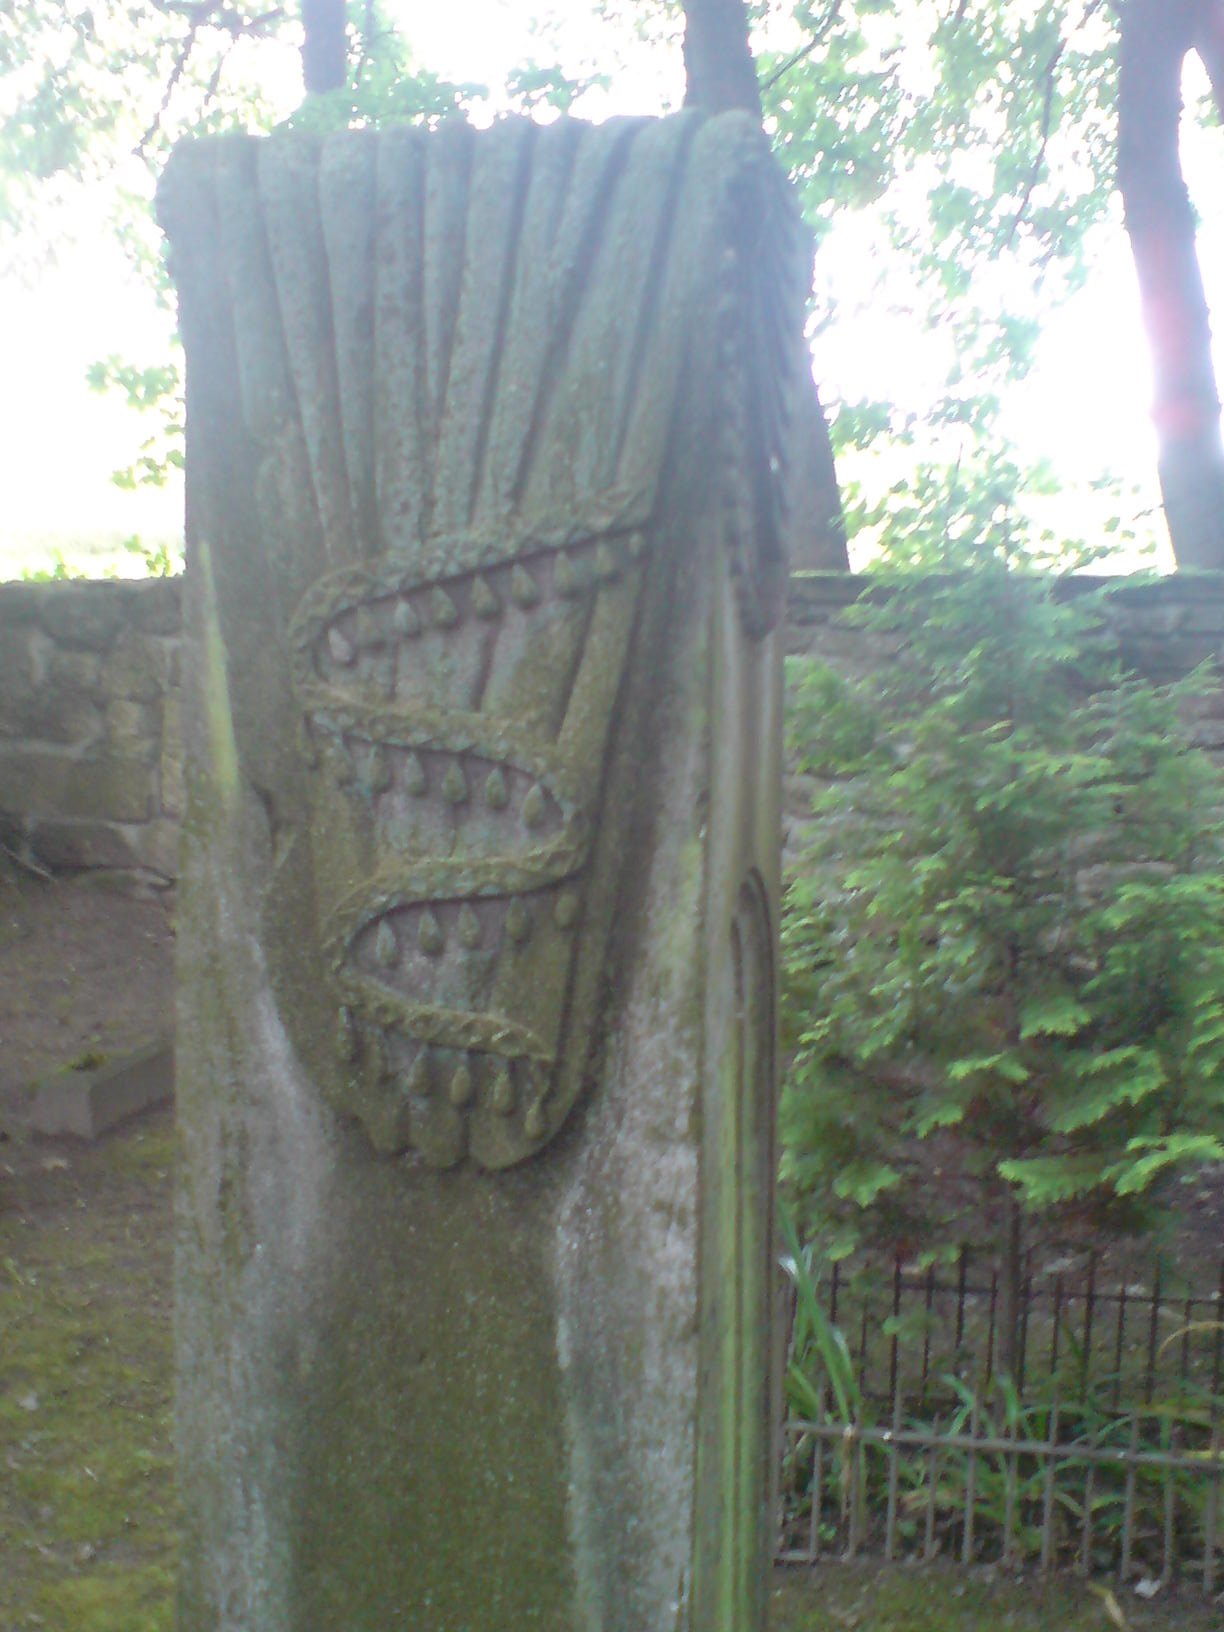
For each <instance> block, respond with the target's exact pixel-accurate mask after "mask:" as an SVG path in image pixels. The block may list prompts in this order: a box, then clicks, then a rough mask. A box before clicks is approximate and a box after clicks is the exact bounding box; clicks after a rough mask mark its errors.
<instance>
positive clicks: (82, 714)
mask: <svg viewBox="0 0 1224 1632" xmlns="http://www.w3.org/2000/svg"><path fill="white" fill-rule="evenodd" d="M54 655H55V653H54V648H53V647H52V646H51V644H50V642H49V641H48V639H47V637H46V636H45V635H44V634H43V633H42V632H41V630H39V629H37V628H31V627H29V626H27V625H25V624H23V623H17V622H8V623H4V624H0V737H17V738H31V737H33V738H41V739H43V740H44V741H46V742H55V743H81V742H88V741H90V740H91V739H93V738H94V737H97V736H99V735H100V734H101V730H102V718H101V715H100V714H99V712H98V710H97V709H96V708H95V706H94V704H93V702H92V701H91V700H90V697H89V695H88V693H87V692H86V691H85V690H84V689H83V688H82V687H81V686H79V685H76V684H74V683H73V680H72V677H71V676H70V675H68V674H66V673H65V672H64V670H63V669H62V668H52V667H51V666H50V662H49V658H50V657H52V656H54Z"/></svg>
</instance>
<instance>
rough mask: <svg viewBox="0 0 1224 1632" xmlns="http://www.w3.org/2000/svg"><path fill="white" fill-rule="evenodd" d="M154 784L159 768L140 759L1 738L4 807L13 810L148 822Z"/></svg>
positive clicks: (0, 797) (0, 799)
mask: <svg viewBox="0 0 1224 1632" xmlns="http://www.w3.org/2000/svg"><path fill="white" fill-rule="evenodd" d="M153 785H154V771H153V768H152V767H151V766H149V765H146V764H142V763H141V761H140V760H137V759H127V758H120V757H119V756H118V755H107V756H105V757H99V758H84V757H74V756H72V755H69V754H65V753H56V752H55V751H54V749H52V748H49V747H48V748H42V747H35V746H30V745H27V744H21V745H13V746H9V745H7V744H0V808H3V809H4V810H5V811H8V812H10V813H12V814H19V815H22V816H33V817H35V818H38V817H43V816H48V817H51V816H70V817H87V816H89V817H108V818H110V819H111V820H112V821H118V822H145V821H148V819H149V817H150V816H151V815H152V814H153Z"/></svg>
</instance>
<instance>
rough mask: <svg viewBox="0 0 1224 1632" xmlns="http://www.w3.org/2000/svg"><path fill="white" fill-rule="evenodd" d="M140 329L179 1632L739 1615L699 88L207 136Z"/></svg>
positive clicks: (755, 808)
mask: <svg viewBox="0 0 1224 1632" xmlns="http://www.w3.org/2000/svg"><path fill="white" fill-rule="evenodd" d="M161 210H162V216H163V220H164V223H165V226H166V230H167V232H168V235H169V238H170V242H171V248H172V264H173V271H174V275H175V277H176V280H177V283H178V288H179V294H180V303H181V320H182V330H183V336H184V340H185V344H186V350H187V361H188V374H187V390H188V499H187V503H188V551H189V569H188V592H187V610H186V639H187V665H188V668H187V677H186V686H187V693H186V696H187V703H186V708H187V721H186V726H185V730H186V733H187V755H188V776H189V804H190V809H189V813H188V817H187V822H186V845H185V851H184V860H183V874H182V899H181V906H180V915H179V942H180V952H179V956H180V964H179V973H180V1010H179V1037H178V1058H179V1115H180V1126H181V1133H182V1137H181V1144H182V1152H183V1160H182V1173H181V1188H180V1215H181V1216H180V1224H179V1228H180V1241H179V1264H178V1298H179V1324H178V1365H179V1389H180V1400H179V1433H180V1458H181V1461H180V1466H181V1484H182V1502H183V1512H184V1523H185V1542H184V1562H183V1586H182V1594H181V1623H180V1624H181V1626H182V1628H183V1632H205V1629H207V1632H214V1629H220V1628H225V1629H234V1632H236V1629H238V1628H242V1629H244V1632H333V1629H334V1632H340V1629H343V1632H366V1629H368V1632H389V1629H390V1628H393V1627H404V1628H412V1629H414V1632H486V1629H487V1632H493V1629H497V1632H506V1629H510V1628H513V1629H515V1632H520V1629H530V1628H536V1627H538V1628H542V1629H547V1632H613V1629H623V1632H670V1629H673V1628H693V1629H695V1632H744V1629H748V1628H755V1627H757V1626H759V1625H760V1624H761V1621H762V1618H763V1614H764V1601H765V1583H766V1578H767V1567H768V1560H769V1555H770V1550H771V1543H772V1499H771V1491H770V1486H771V1466H772V1461H773V1457H772V1446H771V1436H770V1424H771V1416H772V1404H773V1401H772V1393H773V1388H772V1382H771V1378H772V1376H773V1372H774V1368H773V1366H772V1363H771V1347H772V1326H773V1322H772V1306H773V1295H772V1288H771V1274H772V1271H771V1206H772V1199H771V1184H772V1169H773V1152H772V1127H773V1075H774V1006H773V1005H774V1000H773V948H774V935H775V928H776V908H777V860H778V809H777V784H778V755H779V724H780V716H779V707H780V688H779V662H778V656H779V654H778V643H777V639H776V637H775V634H774V630H775V626H776V623H777V619H778V616H779V613H780V610H781V604H782V592H783V587H784V538H783V529H784V522H783V516H782V510H783V506H782V504H781V499H780V495H781V491H782V488H783V486H784V485H785V484H784V481H783V476H784V470H783V466H784V462H785V444H786V425H787V419H788V402H789V401H790V400H791V399H792V397H793V395H794V393H796V392H798V391H801V390H802V389H803V387H804V384H805V383H807V384H810V381H808V380H807V377H806V371H805V368H804V363H803V359H804V352H803V347H802V339H801V328H802V297H803V294H804V289H805V280H806V256H805V246H804V242H803V239H802V235H801V234H800V232H799V230H798V228H797V226H796V224H795V218H794V216H793V214H792V209H791V205H790V202H789V200H788V198H787V197H786V194H785V190H784V188H783V186H782V183H781V181H780V178H779V176H778V175H777V174H776V172H775V170H774V169H773V167H772V164H771V161H770V158H769V155H768V152H767V149H766V146H765V144H764V140H763V138H762V137H761V135H760V133H759V132H758V131H756V130H754V129H753V128H752V127H751V126H750V124H749V122H748V121H747V120H745V119H743V118H741V117H740V116H738V115H728V116H725V117H722V118H719V119H715V120H712V121H708V122H705V123H703V122H701V121H700V120H698V119H696V118H690V117H688V116H682V117H679V118H676V119H672V120H667V121H663V122H658V123H649V122H637V121H634V122H623V121H618V122H613V123H610V124H608V125H605V126H603V127H601V128H589V127H584V126H581V125H579V124H577V123H573V122H569V121H560V122H558V123H557V124H554V125H552V126H550V127H548V128H546V129H541V128H538V127H535V126H532V125H531V124H528V123H507V124H502V125H499V126H497V127H495V128H494V129H493V130H490V131H488V132H481V133H475V132H473V131H472V130H470V129H468V128H466V127H464V126H459V125H456V126H450V127H443V128H442V129H440V130H439V131H437V132H436V133H434V134H426V133H424V132H421V131H418V130H411V129H402V130H395V131H391V132H387V133H384V134H382V135H378V136H375V135H372V134H368V133H346V134H343V135H340V136H337V137H334V138H329V139H327V140H325V141H322V142H320V141H317V140H315V139H312V138H308V137H304V136H285V137H277V138H272V139H270V140H265V141H259V140H250V139H246V138H234V139H222V140H219V141H216V142H209V143H203V144H200V145H198V146H194V147H188V148H185V149H184V150H183V151H181V152H180V153H178V154H177V155H176V156H175V158H174V160H173V161H172V163H171V166H170V169H169V171H168V173H167V177H166V180H165V183H164V185H163V189H162V195H161Z"/></svg>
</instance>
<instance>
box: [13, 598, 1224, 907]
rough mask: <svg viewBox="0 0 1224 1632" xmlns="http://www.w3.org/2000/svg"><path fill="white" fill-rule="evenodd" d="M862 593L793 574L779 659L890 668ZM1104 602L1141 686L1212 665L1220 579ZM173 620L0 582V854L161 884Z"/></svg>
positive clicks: (1222, 746)
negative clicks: (854, 622)
mask: <svg viewBox="0 0 1224 1632" xmlns="http://www.w3.org/2000/svg"><path fill="white" fill-rule="evenodd" d="M1077 582H1078V581H1077ZM1084 582H1088V581H1084ZM862 583H863V580H862V579H861V578H857V577H854V576H851V575H848V574H846V573H840V572H807V573H797V574H795V575H794V576H793V577H792V579H791V583H790V615H789V628H788V634H787V649H788V651H789V652H790V653H792V654H798V653H814V654H817V655H819V656H820V657H821V658H822V660H823V661H824V662H826V663H828V664H830V665H831V667H833V668H835V669H837V670H838V671H839V672H840V673H843V674H847V675H857V674H862V673H865V672H867V671H868V670H869V669H870V668H872V667H873V666H875V665H878V664H880V663H885V662H887V661H889V657H890V651H889V648H888V642H887V640H886V639H884V638H883V637H882V636H881V635H879V634H878V633H876V634H872V633H868V632H866V631H864V630H861V629H857V628H854V627H853V626H851V625H849V624H847V622H846V620H845V616H844V614H845V612H846V609H847V608H848V607H849V606H850V605H852V604H853V602H854V601H855V600H856V599H857V597H858V595H859V593H860V591H861V587H862ZM1114 604H1115V606H1116V608H1117V615H1118V619H1119V627H1120V630H1121V633H1122V638H1123V649H1124V653H1125V656H1126V659H1127V661H1128V662H1129V663H1130V664H1132V665H1133V666H1134V667H1135V668H1137V669H1139V670H1140V671H1141V672H1143V673H1145V674H1147V675H1149V676H1151V678H1153V679H1155V680H1168V679H1172V678H1173V677H1175V676H1176V675H1179V674H1184V673H1185V672H1186V670H1187V669H1188V668H1190V667H1192V666H1193V665H1194V664H1195V663H1199V662H1202V661H1203V660H1204V659H1206V658H1211V657H1216V658H1219V657H1221V656H1222V654H1224V579H1218V578H1216V577H1215V576H1214V575H1211V574H1202V573H1200V574H1193V575H1187V576H1185V577H1179V578H1166V579H1163V580H1161V581H1160V582H1158V583H1150V582H1148V583H1143V584H1132V585H1128V586H1126V587H1125V588H1123V589H1120V590H1118V591H1117V592H1116V594H1115V597H1114ZM179 609H180V583H179V581H178V580H176V579H153V580H149V581H148V582H144V583H98V582H95V581H79V582H71V583H49V584H23V583H10V584H0V837H2V838H3V839H4V841H5V842H6V843H8V844H10V845H11V846H14V847H20V848H21V849H22V850H23V851H24V853H26V854H28V855H29V856H31V858H32V859H35V860H39V861H41V862H42V863H43V864H44V865H47V866H50V867H53V868H56V869H76V868H97V867H102V868H113V867H121V868H136V869H139V870H141V871H144V872H148V873H150V874H153V875H155V876H157V877H160V878H173V877H174V876H175V874H176V871H177V867H176V852H177V847H178V820H179V817H180V815H181V812H182V750H181V744H180V740H179V702H178V664H179V655H178V654H179V640H178V636H179V617H180V610H179ZM1196 732H1197V735H1198V737H1199V739H1200V741H1202V742H1203V744H1204V746H1206V747H1208V748H1210V749H1212V750H1214V751H1215V752H1217V753H1218V754H1219V755H1220V756H1221V758H1222V759H1224V717H1221V716H1219V715H1216V714H1215V713H1211V712H1208V713H1206V714H1205V715H1204V717H1203V718H1202V719H1201V720H1199V721H1198V722H1196ZM786 804H787V808H788V812H789V814H790V816H791V818H792V820H796V819H798V820H800V821H801V820H802V813H803V812H804V811H805V810H806V809H807V807H808V796H807V793H806V792H805V790H804V787H803V785H802V782H801V781H800V780H799V779H798V778H794V777H792V778H789V779H788V783H787V790H786Z"/></svg>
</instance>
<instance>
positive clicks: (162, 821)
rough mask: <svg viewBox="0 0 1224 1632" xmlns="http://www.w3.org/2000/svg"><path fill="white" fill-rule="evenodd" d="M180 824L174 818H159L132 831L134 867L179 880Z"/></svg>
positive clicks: (131, 841)
mask: <svg viewBox="0 0 1224 1632" xmlns="http://www.w3.org/2000/svg"><path fill="white" fill-rule="evenodd" d="M179 832H180V829H179V824H178V822H177V821H175V820H174V819H173V817H168V816H159V817H156V818H155V819H154V820H153V821H151V822H144V823H142V824H141V826H140V827H138V828H133V829H132V830H131V831H130V834H129V839H130V843H131V848H132V856H133V865H134V866H137V867H143V868H145V869H146V870H147V871H148V872H151V873H158V874H160V875H161V877H162V878H177V877H178V869H179Z"/></svg>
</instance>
